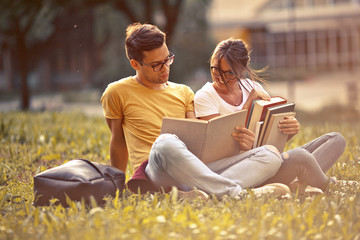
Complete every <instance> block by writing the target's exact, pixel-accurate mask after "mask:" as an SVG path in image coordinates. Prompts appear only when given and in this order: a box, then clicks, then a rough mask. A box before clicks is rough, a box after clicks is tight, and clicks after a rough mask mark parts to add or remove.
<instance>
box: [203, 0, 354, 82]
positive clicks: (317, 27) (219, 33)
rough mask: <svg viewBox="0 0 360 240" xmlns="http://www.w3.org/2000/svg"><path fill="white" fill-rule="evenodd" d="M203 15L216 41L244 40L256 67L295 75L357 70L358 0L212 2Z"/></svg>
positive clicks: (233, 0)
mask: <svg viewBox="0 0 360 240" xmlns="http://www.w3.org/2000/svg"><path fill="white" fill-rule="evenodd" d="M208 17H209V21H210V22H211V26H212V32H213V36H215V38H216V39H217V40H223V39H226V38H228V37H235V38H242V39H244V40H246V41H247V43H248V44H249V45H250V46H251V48H252V49H253V51H252V55H251V56H252V63H253V64H254V65H256V66H257V67H264V66H269V67H270V68H271V69H272V70H276V72H278V73H283V74H285V76H289V73H290V72H291V74H295V76H296V77H303V76H304V75H306V74H308V73H309V72H310V73H319V72H324V71H356V70H357V69H360V1H359V0H252V1H246V0H214V1H213V3H212V7H211V10H210V12H209V15H208ZM280 75H281V74H280Z"/></svg>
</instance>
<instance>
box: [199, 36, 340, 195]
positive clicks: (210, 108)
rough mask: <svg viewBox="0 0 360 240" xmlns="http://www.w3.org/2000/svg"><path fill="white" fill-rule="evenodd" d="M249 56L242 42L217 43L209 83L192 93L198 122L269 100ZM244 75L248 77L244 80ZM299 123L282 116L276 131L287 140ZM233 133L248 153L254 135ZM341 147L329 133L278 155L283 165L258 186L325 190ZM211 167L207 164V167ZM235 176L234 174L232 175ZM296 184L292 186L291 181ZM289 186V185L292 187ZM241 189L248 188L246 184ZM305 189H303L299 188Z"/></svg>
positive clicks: (245, 131) (242, 131) (241, 131)
mask: <svg viewBox="0 0 360 240" xmlns="http://www.w3.org/2000/svg"><path fill="white" fill-rule="evenodd" d="M249 61H250V56H249V51H248V49H247V47H246V46H245V44H244V42H243V41H241V40H239V39H228V40H224V41H222V42H220V43H219V44H218V45H217V47H216V48H215V50H214V53H213V55H212V57H211V59H210V64H211V66H210V70H211V76H212V80H213V81H212V83H209V82H208V83H206V84H205V85H204V86H203V87H202V88H201V89H200V90H199V91H198V92H197V93H196V94H195V99H194V101H195V113H196V116H197V117H198V118H200V119H204V120H209V119H211V118H213V117H216V116H219V115H223V114H227V113H231V112H235V111H240V110H242V109H249V108H250V106H251V104H252V101H253V100H254V99H256V98H261V99H264V100H269V99H270V96H269V94H268V93H267V92H266V91H265V90H264V89H263V88H262V86H261V85H260V84H259V83H258V81H260V82H264V81H263V80H262V79H261V78H260V77H259V76H258V75H257V73H256V72H257V71H255V70H253V69H252V68H251V67H250V66H249ZM246 74H248V76H249V77H250V79H249V78H246ZM299 129H300V124H299V122H298V121H297V119H296V118H294V117H285V118H284V119H283V120H282V121H280V125H279V131H281V132H283V133H285V134H287V135H288V140H289V139H291V138H292V137H293V136H294V135H296V134H297V133H298V132H299ZM236 130H237V131H236V132H235V133H234V134H233V137H234V139H236V140H237V141H238V142H239V144H240V145H241V147H242V149H246V150H250V149H252V147H253V144H254V138H255V136H254V133H253V132H252V131H250V130H248V129H246V128H245V127H237V128H236ZM344 148H345V139H344V138H343V137H342V135H341V134H339V133H336V132H333V133H328V134H325V135H323V136H321V137H319V138H317V139H315V140H313V141H311V142H309V143H307V144H305V145H304V146H301V147H298V148H295V149H292V150H290V151H287V152H284V153H282V154H281V156H282V159H283V162H282V165H281V167H280V169H279V170H278V171H277V173H276V174H275V176H273V177H271V178H270V179H267V180H266V181H264V182H263V183H262V184H260V185H264V184H268V183H274V182H278V183H283V184H286V185H289V186H294V185H298V186H306V185H310V186H312V187H313V188H308V189H311V191H313V192H318V193H321V192H322V191H324V190H326V189H327V187H328V185H329V183H330V182H334V181H335V180H334V178H329V177H327V176H326V175H325V173H326V171H327V170H329V169H330V168H331V167H332V166H333V165H334V163H335V162H336V161H337V160H338V158H339V157H340V156H341V154H342V153H343V151H344ZM209 167H210V168H211V163H210V165H209ZM234 174H235V173H234ZM296 178H297V180H298V181H296V183H300V184H294V183H295V182H294V180H295V179H296ZM292 183H293V184H292ZM241 186H242V187H248V186H247V184H246V182H244V183H241ZM301 189H302V190H305V188H303V187H302V188H301Z"/></svg>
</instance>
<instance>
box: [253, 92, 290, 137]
mask: <svg viewBox="0 0 360 240" xmlns="http://www.w3.org/2000/svg"><path fill="white" fill-rule="evenodd" d="M286 102H287V100H286V99H285V98H283V97H272V98H271V99H270V100H269V101H266V100H257V101H255V102H254V106H253V107H252V108H253V109H252V113H251V115H250V117H249V119H248V123H247V125H246V126H247V128H248V129H249V130H251V131H252V132H255V127H256V123H257V122H260V121H264V119H265V114H266V110H267V109H268V108H269V107H273V106H276V105H280V104H284V103H286Z"/></svg>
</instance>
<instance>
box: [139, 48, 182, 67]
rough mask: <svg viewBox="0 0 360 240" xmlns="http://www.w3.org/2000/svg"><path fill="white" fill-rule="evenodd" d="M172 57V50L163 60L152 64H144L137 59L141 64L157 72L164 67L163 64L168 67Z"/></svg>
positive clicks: (172, 60)
mask: <svg viewBox="0 0 360 240" xmlns="http://www.w3.org/2000/svg"><path fill="white" fill-rule="evenodd" d="M174 58H175V55H174V54H173V53H172V52H170V54H169V56H168V57H167V58H166V59H165V60H164V61H162V62H160V63H156V64H154V65H149V64H146V63H144V62H142V61H139V60H138V62H139V63H141V64H144V65H145V66H148V67H151V68H152V69H153V71H154V72H159V71H161V69H162V68H163V67H164V65H166V66H167V67H169V66H170V65H171V64H173V62H174Z"/></svg>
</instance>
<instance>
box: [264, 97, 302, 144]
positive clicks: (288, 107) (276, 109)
mask: <svg viewBox="0 0 360 240" xmlns="http://www.w3.org/2000/svg"><path fill="white" fill-rule="evenodd" d="M294 110H295V103H293V102H289V103H285V104H281V105H277V106H272V107H269V108H268V109H267V110H266V115H265V118H264V124H263V126H264V127H263V128H262V129H261V132H260V136H259V140H258V141H259V144H260V145H259V146H261V145H264V144H263V138H264V134H265V131H266V130H267V128H268V126H269V124H268V123H269V121H270V118H271V116H272V115H273V114H277V113H284V112H293V111H294Z"/></svg>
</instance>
